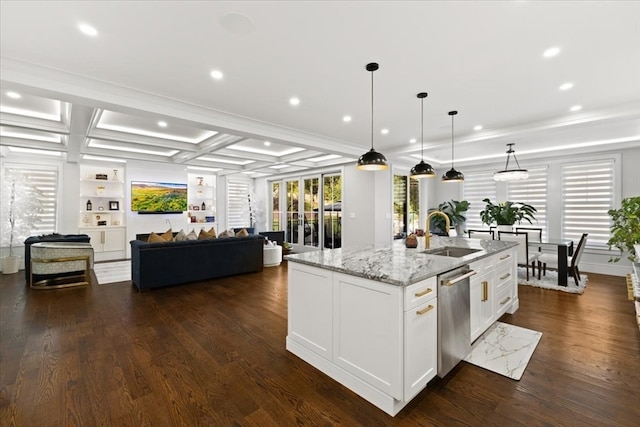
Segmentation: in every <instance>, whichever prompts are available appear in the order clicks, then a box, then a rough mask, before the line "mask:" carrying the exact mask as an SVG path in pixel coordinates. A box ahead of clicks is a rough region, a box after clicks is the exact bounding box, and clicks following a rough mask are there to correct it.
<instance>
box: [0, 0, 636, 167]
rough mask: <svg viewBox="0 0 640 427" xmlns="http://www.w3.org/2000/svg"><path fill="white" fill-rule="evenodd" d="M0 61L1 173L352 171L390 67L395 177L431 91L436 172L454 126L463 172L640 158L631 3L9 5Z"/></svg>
mask: <svg viewBox="0 0 640 427" xmlns="http://www.w3.org/2000/svg"><path fill="white" fill-rule="evenodd" d="M80 23H87V24H90V25H92V26H93V27H95V28H96V29H97V31H98V34H97V36H95V37H89V36H86V35H84V34H82V33H81V32H80V31H79V30H78V24H80ZM554 46H555V47H559V48H560V53H559V54H558V55H557V56H555V57H552V58H544V57H543V52H544V51H545V50H546V49H547V48H550V47H554ZM0 55H1V57H0V61H1V62H0V71H1V72H0V79H1V82H0V83H1V85H2V87H1V99H0V101H1V104H2V113H1V116H0V119H1V125H2V128H1V130H2V137H1V139H0V141H1V143H2V145H3V147H2V150H3V154H5V155H6V153H7V150H10V147H22V148H39V149H56V150H61V151H62V152H63V153H64V156H66V157H67V158H68V160H69V161H78V160H79V159H80V158H81V157H82V156H84V155H99V156H107V157H111V158H121V159H142V160H150V161H162V162H172V163H176V164H185V165H196V166H207V167H212V168H216V169H219V171H220V172H219V173H222V174H227V173H236V172H241V171H244V172H254V175H253V176H265V175H267V174H280V173H288V172H292V171H298V170H303V169H308V168H314V167H320V166H326V165H331V164H339V163H344V162H347V161H350V162H353V161H354V160H355V159H356V158H357V157H358V156H359V155H360V154H362V153H364V152H365V151H367V150H368V148H369V146H370V141H371V93H370V91H371V73H369V72H367V71H366V70H365V65H366V64H367V63H368V62H378V63H379V64H380V69H379V70H378V71H376V72H375V73H374V94H375V102H374V115H375V116H374V121H373V127H374V146H375V148H376V149H377V150H378V151H381V152H382V153H384V154H385V155H386V156H387V158H388V159H389V160H390V161H391V162H392V163H394V164H396V165H401V166H406V167H410V166H411V165H413V164H415V163H417V161H418V160H419V158H420V120H421V115H420V100H419V99H418V98H416V94H417V93H418V92H423V91H424V92H428V93H429V96H428V97H427V98H426V100H425V101H424V156H425V160H426V161H428V162H430V163H432V164H433V166H434V167H436V168H439V169H440V171H441V172H444V170H446V168H448V167H449V162H450V161H451V118H450V116H448V115H447V112H448V111H450V110H458V111H459V114H458V115H457V116H456V117H455V160H456V165H465V164H477V163H482V162H497V161H502V160H503V159H505V158H506V155H505V154H504V152H505V150H506V144H507V143H510V142H513V143H516V146H515V150H516V153H517V155H518V159H519V160H520V162H521V163H524V162H523V160H525V161H526V160H527V159H531V158H534V157H536V156H540V155H549V152H550V151H553V152H554V153H571V152H578V151H579V152H584V151H594V150H604V149H606V150H609V149H617V148H626V147H639V146H640V139H639V138H640V137H639V135H640V2H637V1H629V2H612V1H601V2H598V1H590V2H582V1H566V2H560V1H554V2H551V1H502V2H495V1H494V2H488V1H487V2H480V1H478V2H445V1H431V2H404V1H388V2H384V1H382V2H366V1H353V2H350V1H343V2H337V1H336V2H321V1H318V2H313V1H308V2H293V1H288V2H285V1H279V2H271V1H255V2H252V1H243V2H228V1H217V2H212V1H211V2H205V1H201V2H183V1H139V2H106V1H83V2H75V1H64V2H63V1H46V2H21V1H6V0H3V1H2V2H1V3H0ZM212 70H219V71H222V72H223V73H224V77H223V78H222V79H221V80H214V79H213V78H212V77H211V76H210V72H211V71H212ZM566 82H571V83H573V88H571V89H569V90H566V91H562V90H559V87H560V85H561V84H563V83H566ZM9 91H13V92H16V93H19V94H20V95H21V96H22V97H21V98H20V99H13V98H10V97H9V96H8V95H7V93H8V92H9ZM294 96H295V97H298V98H299V99H300V105H298V106H291V105H290V104H289V99H290V98H291V97H294ZM574 105H580V106H582V109H581V110H580V111H577V112H570V111H569V109H570V107H572V106H574ZM34 112H38V113H39V115H37V114H36V117H29V115H31V116H33V115H34V114H33V113H34ZM345 115H349V116H351V117H352V120H351V122H349V123H346V122H344V121H343V119H342V118H343V116H345ZM159 121H164V122H166V123H167V126H166V127H164V128H161V127H159V126H158V122H159ZM476 125H482V126H483V129H482V130H480V131H475V130H474V126H476ZM382 128H387V129H389V133H388V134H386V135H383V134H381V133H380V130H381V129H382ZM25 134H27V135H26V136H25ZM412 138H413V139H416V140H417V142H415V143H411V142H409V141H410V140H411V139H412ZM267 140H268V141H269V142H270V144H271V145H269V146H266V145H265V141H267ZM329 154H335V155H337V156H332V157H333V158H331V159H330V160H324V161H323V160H322V159H318V158H319V157H322V156H326V155H329ZM273 166H275V168H274V167H273Z"/></svg>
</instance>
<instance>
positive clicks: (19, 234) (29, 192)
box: [2, 169, 40, 274]
mask: <svg viewBox="0 0 640 427" xmlns="http://www.w3.org/2000/svg"><path fill="white" fill-rule="evenodd" d="M37 196H38V189H37V188H36V187H34V186H33V185H32V184H31V182H30V181H29V179H28V177H26V176H24V174H22V173H20V172H19V171H16V170H14V169H5V171H4V176H3V180H2V218H3V219H5V218H6V221H3V222H2V245H3V246H4V245H6V244H8V245H9V256H8V257H3V258H2V274H12V273H17V272H18V269H19V267H20V259H21V257H20V256H18V255H16V254H15V253H14V252H15V251H14V247H15V245H16V243H17V242H19V241H21V240H24V239H25V238H26V237H28V236H29V234H30V233H31V230H33V229H34V228H35V224H36V222H37V220H38V214H39V212H40V200H39V199H38V197H37Z"/></svg>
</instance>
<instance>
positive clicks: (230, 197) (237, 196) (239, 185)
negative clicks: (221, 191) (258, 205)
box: [227, 179, 251, 228]
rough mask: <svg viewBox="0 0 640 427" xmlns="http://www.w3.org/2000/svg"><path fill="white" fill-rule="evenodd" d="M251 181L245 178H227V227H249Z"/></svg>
mask: <svg viewBox="0 0 640 427" xmlns="http://www.w3.org/2000/svg"><path fill="white" fill-rule="evenodd" d="M250 193H251V182H250V181H245V180H235V179H228V180H227V227H229V228H240V227H250V226H251V218H250V215H249V194H250Z"/></svg>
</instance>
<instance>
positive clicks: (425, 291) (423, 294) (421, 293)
mask: <svg viewBox="0 0 640 427" xmlns="http://www.w3.org/2000/svg"><path fill="white" fill-rule="evenodd" d="M431 292H433V289H431V288H427V289H425V290H424V291H422V292H416V293H415V294H414V295H415V296H417V297H423V296H425V295H428V294H430V293H431Z"/></svg>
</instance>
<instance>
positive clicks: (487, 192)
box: [462, 172, 497, 229]
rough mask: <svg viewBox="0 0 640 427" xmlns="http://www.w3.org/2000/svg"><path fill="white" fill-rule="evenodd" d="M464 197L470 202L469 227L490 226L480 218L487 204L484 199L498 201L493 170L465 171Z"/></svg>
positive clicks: (467, 222) (468, 212)
mask: <svg viewBox="0 0 640 427" xmlns="http://www.w3.org/2000/svg"><path fill="white" fill-rule="evenodd" d="M462 199H463V200H466V201H468V202H469V210H468V211H467V214H466V216H467V221H466V224H467V225H466V227H467V229H469V228H473V229H478V228H488V226H487V225H486V224H482V221H481V220H480V211H481V210H483V209H484V207H485V205H486V203H484V202H483V201H482V200H483V199H489V200H491V201H492V202H493V203H495V202H496V201H497V197H496V182H495V180H494V179H493V172H469V173H467V172H465V177H464V186H463V190H462Z"/></svg>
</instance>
